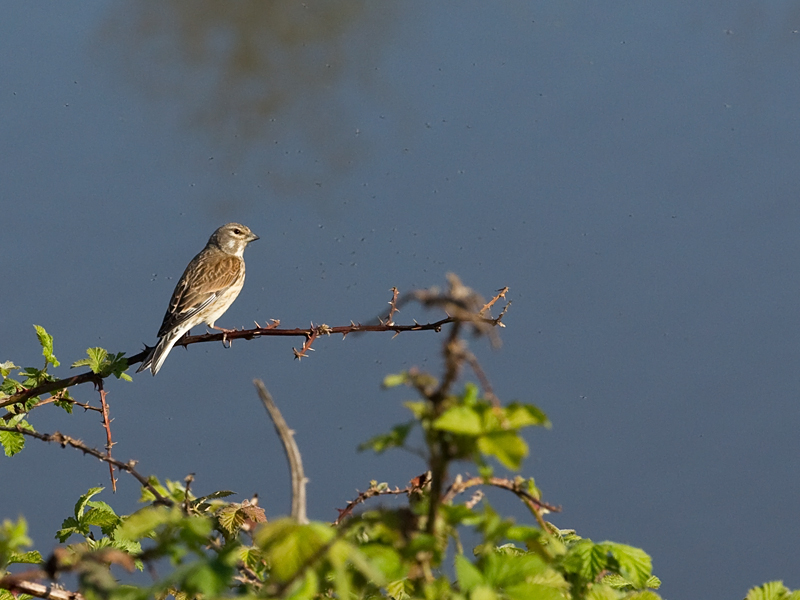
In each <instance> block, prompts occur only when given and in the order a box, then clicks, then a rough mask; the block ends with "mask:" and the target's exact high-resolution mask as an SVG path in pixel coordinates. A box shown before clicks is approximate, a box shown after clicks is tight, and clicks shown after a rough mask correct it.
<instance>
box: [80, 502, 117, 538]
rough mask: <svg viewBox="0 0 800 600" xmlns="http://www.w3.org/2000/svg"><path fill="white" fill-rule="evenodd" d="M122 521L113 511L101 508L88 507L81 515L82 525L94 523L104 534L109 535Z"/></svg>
mask: <svg viewBox="0 0 800 600" xmlns="http://www.w3.org/2000/svg"><path fill="white" fill-rule="evenodd" d="M121 522H122V519H120V518H119V517H118V516H117V515H116V514H114V511H107V510H104V509H101V508H90V509H89V510H88V511H86V514H85V515H84V516H83V520H82V524H83V525H84V526H90V525H94V526H96V527H99V528H100V530H101V531H102V532H103V534H104V535H110V534H111V533H112V532H113V531H114V530H115V529H116V528H117V526H118V525H119V524H120V523H121Z"/></svg>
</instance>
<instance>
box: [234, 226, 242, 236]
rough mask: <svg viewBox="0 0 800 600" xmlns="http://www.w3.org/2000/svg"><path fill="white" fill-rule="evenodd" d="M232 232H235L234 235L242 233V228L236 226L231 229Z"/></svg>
mask: <svg viewBox="0 0 800 600" xmlns="http://www.w3.org/2000/svg"><path fill="white" fill-rule="evenodd" d="M233 233H235V234H236V235H242V230H241V229H239V228H238V227H237V228H236V229H234V230H233Z"/></svg>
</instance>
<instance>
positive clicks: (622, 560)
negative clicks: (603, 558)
mask: <svg viewBox="0 0 800 600" xmlns="http://www.w3.org/2000/svg"><path fill="white" fill-rule="evenodd" d="M598 547H599V548H602V549H603V550H605V551H607V552H610V553H611V554H612V556H613V557H614V558H615V559H616V561H617V564H618V565H619V572H620V575H622V576H623V577H625V579H627V580H628V581H630V582H631V584H633V587H634V588H636V589H639V590H641V589H644V588H646V587H647V581H648V580H649V579H650V576H651V575H652V571H653V561H652V559H651V558H650V556H649V555H648V554H647V553H646V552H645V551H644V550H640V549H639V548H634V547H633V546H627V545H625V544H617V543H615V542H603V543H602V544H598Z"/></svg>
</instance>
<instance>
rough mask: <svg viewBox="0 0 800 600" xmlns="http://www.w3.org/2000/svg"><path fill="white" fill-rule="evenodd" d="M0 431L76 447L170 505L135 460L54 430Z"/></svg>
mask: <svg viewBox="0 0 800 600" xmlns="http://www.w3.org/2000/svg"><path fill="white" fill-rule="evenodd" d="M0 431H9V432H11V433H21V434H22V435H27V436H29V437H33V438H36V439H37V440H42V441H43V442H55V443H56V444H60V445H61V447H62V448H66V447H67V446H70V447H72V448H76V449H78V450H80V451H81V452H83V453H84V454H88V455H90V456H94V457H95V458H98V459H100V460H102V461H103V462H105V463H108V464H109V465H113V466H114V467H117V469H119V470H120V471H125V472H126V473H130V474H131V475H133V477H134V478H135V479H136V480H137V481H138V482H139V483H140V484H141V485H142V487H143V488H145V489H146V490H147V491H149V492H150V493H151V494H153V496H154V497H155V502H156V503H158V504H164V505H166V506H172V504H173V502H172V500H170V499H169V498H167V497H165V496H163V495H162V494H161V492H159V491H158V490H157V489H156V488H155V487H154V486H153V485H152V484H151V483H150V482H149V481H148V480H147V478H146V477H145V476H144V475H142V474H141V473H139V472H138V471H137V470H136V469H135V468H134V467H135V465H136V461H135V460H130V461H128V462H122V461H121V460H117V459H116V458H113V457H112V456H110V455H109V454H104V453H103V452H101V451H100V450H98V449H97V448H91V447H90V446H87V445H86V444H84V443H83V442H82V441H81V440H78V439H75V438H73V437H70V436H68V435H64V434H63V433H59V432H58V431H56V432H55V433H39V432H38V431H33V430H31V429H25V428H24V427H20V426H19V425H17V426H16V427H0Z"/></svg>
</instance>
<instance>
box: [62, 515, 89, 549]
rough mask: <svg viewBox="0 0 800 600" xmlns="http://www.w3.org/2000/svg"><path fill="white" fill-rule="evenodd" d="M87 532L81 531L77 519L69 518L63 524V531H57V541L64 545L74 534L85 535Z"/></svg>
mask: <svg viewBox="0 0 800 600" xmlns="http://www.w3.org/2000/svg"><path fill="white" fill-rule="evenodd" d="M85 533H86V531H85V530H83V529H81V524H80V523H78V520H77V519H76V518H75V517H67V518H66V519H64V521H62V523H61V529H59V530H58V531H56V539H57V540H58V541H59V542H61V543H62V544H63V543H64V542H66V541H67V540H68V539H69V537H70V536H71V535H73V534H77V535H84V534H85Z"/></svg>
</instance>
